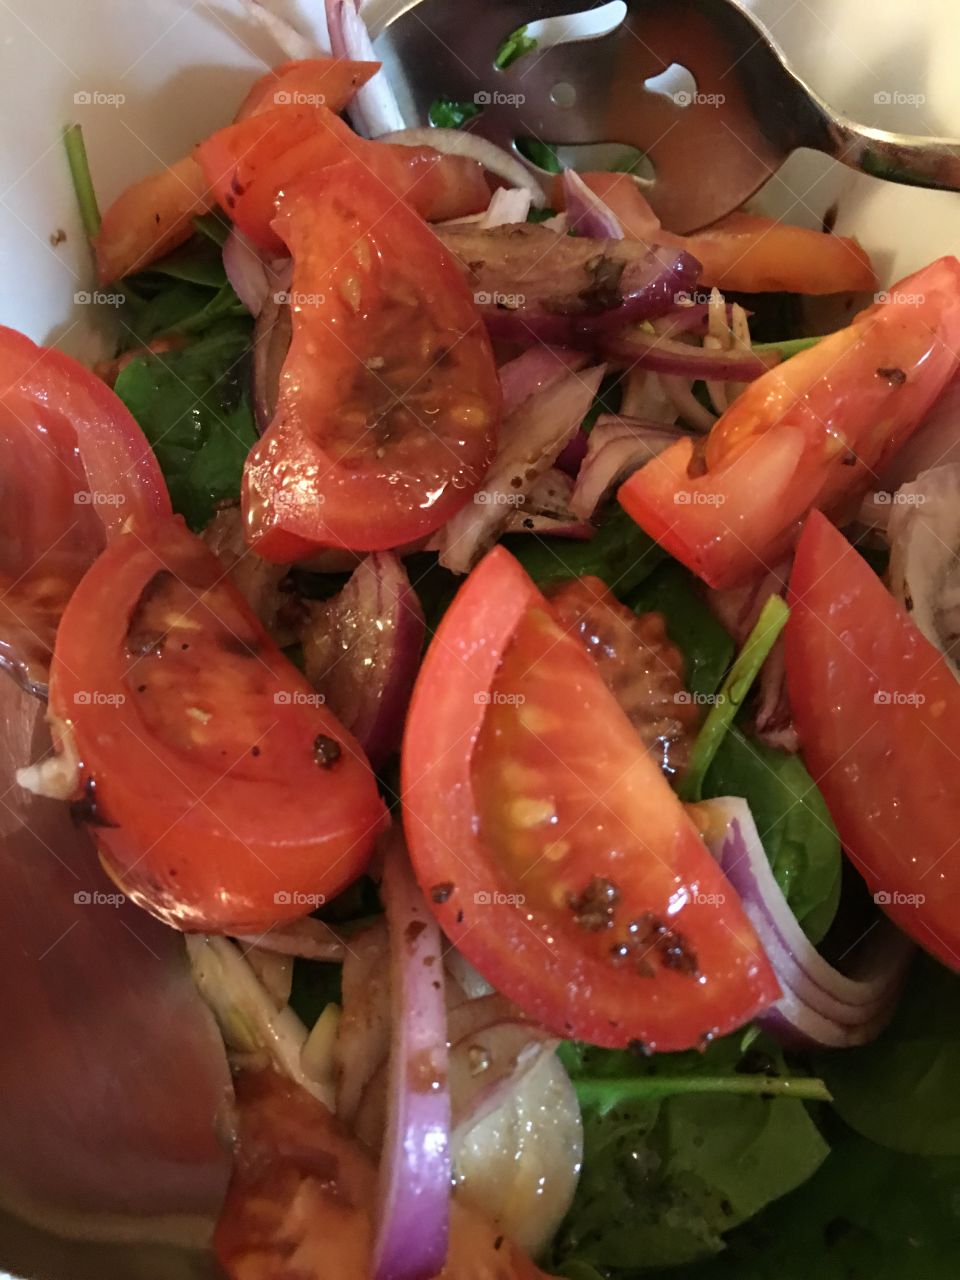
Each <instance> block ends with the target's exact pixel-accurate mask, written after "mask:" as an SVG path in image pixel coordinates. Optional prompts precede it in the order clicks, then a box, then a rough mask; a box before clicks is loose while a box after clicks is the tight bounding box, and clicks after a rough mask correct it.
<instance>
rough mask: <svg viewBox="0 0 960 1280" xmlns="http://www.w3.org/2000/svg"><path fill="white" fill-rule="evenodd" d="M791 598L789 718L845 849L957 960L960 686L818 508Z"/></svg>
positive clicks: (935, 948)
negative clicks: (957, 778)
mask: <svg viewBox="0 0 960 1280" xmlns="http://www.w3.org/2000/svg"><path fill="white" fill-rule="evenodd" d="M790 606H791V615H790V620H789V622H788V623H787V630H786V647H787V681H788V687H789V690H790V703H791V706H792V708H793V717H794V723H795V724H796V728H797V732H798V734H799V736H800V745H801V749H802V751H803V755H804V759H805V760H806V763H807V767H808V768H809V769H810V772H811V773H812V774H813V776H814V777H815V778H816V780H817V784H818V785H819V787H820V790H821V791H822V792H823V795H824V799H825V800H826V802H827V805H828V806H829V809H830V813H831V814H832V816H833V819H834V821H835V822H836V824H837V829H838V830H839V832H840V837H841V839H842V840H843V844H844V848H845V849H846V850H847V852H848V853H849V855H850V857H851V858H852V859H853V861H854V863H855V865H856V867H857V869H858V870H859V871H860V873H861V875H863V877H864V879H865V880H866V882H867V884H868V886H869V887H870V889H871V890H872V891H873V894H874V898H875V901H876V902H878V903H879V904H880V905H881V906H882V907H883V910H884V911H886V913H887V915H889V916H891V917H892V918H893V919H894V920H895V921H896V922H897V924H898V925H899V926H900V927H901V929H903V930H904V932H906V933H908V934H910V936H911V937H912V938H915V939H916V941H917V942H919V943H920V944H921V945H922V946H924V947H926V948H927V950H928V951H931V952H932V953H933V954H934V955H935V956H937V957H938V958H939V959H940V960H942V961H943V962H944V964H947V965H949V966H950V967H951V968H953V969H960V842H958V836H960V790H958V788H957V785H956V772H957V760H958V759H960V684H958V682H957V679H956V677H955V676H954V674H953V672H952V670H951V669H950V667H949V665H948V664H947V662H946V661H945V659H944V658H943V656H942V655H941V654H940V653H939V652H938V651H937V650H936V649H935V648H934V647H933V645H931V644H930V642H929V641H928V640H926V639H925V638H924V637H923V636H922V635H921V634H920V632H919V630H918V629H917V628H916V627H915V626H914V624H913V623H912V622H911V620H910V617H909V615H908V614H907V613H905V612H904V611H903V609H901V608H900V606H899V605H898V604H897V602H896V601H895V600H894V598H893V596H891V595H890V593H889V592H888V591H887V590H886V589H885V587H884V586H883V583H882V582H881V581H880V579H879V578H878V577H877V576H876V575H875V574H874V573H873V571H872V570H871V569H870V568H869V566H868V565H867V563H866V561H864V560H863V559H862V558H861V556H859V555H858V554H857V552H856V551H855V550H854V549H853V547H851V546H850V544H849V543H848V542H847V541H846V539H845V538H844V537H843V535H842V534H840V533H839V532H838V531H837V530H836V529H835V528H834V527H833V525H831V524H830V522H829V521H828V520H827V519H825V518H824V517H823V516H822V515H820V514H819V513H816V512H815V513H814V514H813V515H811V516H810V518H809V520H808V521H807V523H806V526H805V528H804V531H803V534H802V536H801V538H800V542H799V545H798V546H797V556H796V560H795V561H794V566H793V574H792V576H791V579H790Z"/></svg>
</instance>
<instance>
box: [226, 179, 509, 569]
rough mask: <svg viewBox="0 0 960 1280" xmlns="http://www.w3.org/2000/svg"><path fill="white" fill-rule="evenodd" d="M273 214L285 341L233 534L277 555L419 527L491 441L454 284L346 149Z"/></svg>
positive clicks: (489, 377) (474, 337)
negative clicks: (343, 158)
mask: <svg viewBox="0 0 960 1280" xmlns="http://www.w3.org/2000/svg"><path fill="white" fill-rule="evenodd" d="M275 225H276V226H277V228H278V230H279V231H280V233H281V234H282V236H283V237H284V240H285V241H286V243H287V245H288V247H289V250H290V252H291V254H292V255H293V262H294V269H293V283H292V285H291V296H292V298H293V307H292V320H293V339H292V342H291V344H290V350H289V353H288V355H287V359H286V362H285V364H284V366H283V371H282V374H281V377H280V391H279V398H278V405H277V414H276V417H275V418H274V420H273V422H272V423H271V425H270V427H269V429H268V430H267V432H266V434H265V435H264V437H263V438H262V440H261V441H260V442H259V443H258V444H257V445H256V446H255V448H254V449H253V450H252V451H251V453H250V456H249V458H248V459H247V464H246V468H245V471H244V482H243V509H244V518H245V522H246V531H247V540H248V542H249V544H250V545H251V546H252V547H254V549H255V550H256V551H257V553H258V554H259V555H261V556H263V557H264V558H266V559H268V560H274V561H277V562H280V563H283V562H286V561H289V560H294V559H298V558H302V557H303V556H304V555H307V554H309V553H310V552H312V551H313V550H316V549H318V548H321V547H340V548H346V549H348V550H352V551H377V550H382V549H385V548H389V547H396V546H402V545H404V544H406V543H408V542H413V541H415V540H416V539H418V538H421V537H424V536H425V535H427V534H429V533H432V532H433V531H434V530H435V529H438V528H439V527H440V526H441V525H442V524H444V523H445V522H446V521H447V520H448V519H449V518H450V517H451V516H452V515H453V514H454V513H455V512H456V511H459V510H460V508H461V507H463V506H464V505H465V503H467V502H469V501H470V499H471V496H472V494H473V493H474V492H475V491H476V490H477V488H479V486H480V484H481V482H482V480H483V477H484V475H485V474H486V472H487V469H488V468H489V466H490V463H491V462H492V460H493V455H494V452H495V449H496V436H497V428H498V425H499V419H500V410H501V390H500V382H499V379H498V377H497V371H496V367H495V364H494V360H493V353H492V350H491V347H490V342H489V339H488V337H487V334H486V330H485V328H484V325H483V323H482V322H481V320H480V317H479V315H478V313H477V310H476V308H475V307H474V305H473V299H472V297H471V296H470V293H469V290H468V287H467V285H466V282H465V281H464V279H463V277H462V275H461V273H460V272H459V270H458V268H457V267H456V266H455V265H454V263H453V261H452V260H451V259H450V257H449V256H448V254H447V252H446V250H445V249H444V248H443V247H442V245H441V244H440V243H439V241H438V240H437V239H436V237H435V236H434V235H433V233H432V232H431V231H430V229H429V228H428V227H427V226H426V225H425V224H424V223H423V222H422V221H421V220H420V219H419V218H418V217H417V215H416V214H415V213H414V212H413V211H412V210H411V209H409V208H407V206H406V205H404V204H402V203H401V202H398V201H396V200H394V199H393V198H392V197H389V196H387V195H385V192H384V189H383V187H382V184H380V183H379V182H378V181H377V179H376V178H374V177H372V176H371V175H370V174H368V173H367V172H366V171H365V170H364V169H363V168H362V167H361V166H359V165H357V164H356V163H354V162H352V161H351V162H348V163H346V164H342V165H336V166H333V167H331V168H329V169H325V170H322V171H320V172H318V173H315V174H313V175H312V176H311V177H310V178H308V179H305V180H304V181H303V182H302V183H301V184H300V185H299V186H297V187H296V188H294V189H293V190H292V191H291V192H290V193H289V195H288V196H287V197H286V198H285V200H284V202H283V206H282V209H281V213H280V216H279V218H278V219H277V221H276V224H275Z"/></svg>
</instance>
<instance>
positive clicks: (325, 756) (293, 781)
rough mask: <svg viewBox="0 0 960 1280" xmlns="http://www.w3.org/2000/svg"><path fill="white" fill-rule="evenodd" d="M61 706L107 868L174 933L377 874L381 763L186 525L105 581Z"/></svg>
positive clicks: (113, 555) (62, 667)
mask: <svg viewBox="0 0 960 1280" xmlns="http://www.w3.org/2000/svg"><path fill="white" fill-rule="evenodd" d="M50 706H51V709H52V711H53V712H54V714H55V715H56V716H57V717H58V719H59V720H60V721H64V722H66V723H67V724H68V725H69V726H70V728H71V729H72V732H73V736H74V738H75V741H76V747H77V751H78V753H79V757H80V759H81V760H82V762H83V765H82V774H83V779H82V785H83V797H82V799H83V800H84V801H86V802H87V808H86V816H87V819H88V821H90V822H91V823H92V824H94V826H95V834H96V836H97V839H98V843H99V845H100V851H101V857H102V860H103V863H104V866H105V867H106V869H107V871H108V872H109V873H110V875H111V876H112V877H113V878H114V879H115V880H116V881H117V883H118V884H119V885H120V886H121V888H123V890H124V892H125V893H127V894H128V895H129V896H130V897H131V898H132V899H133V900H134V901H136V902H137V903H139V904H140V905H141V906H143V907H146V908H147V909H148V910H149V911H152V912H153V914H154V915H157V916H159V917H160V919H162V920H165V921H166V922H167V923H168V924H172V925H175V926H177V927H179V928H183V929H190V930H204V931H208V932H211V931H212V932H227V933H229V932H235V933H245V932H251V931H255V930H258V929H262V928H266V927H268V926H269V925H270V924H271V923H273V922H274V921H276V920H282V919H287V918H292V917H295V916H302V915H306V914H308V913H309V912H310V911H311V910H313V909H314V907H315V906H316V905H317V902H318V901H322V900H323V897H325V896H326V897H329V896H332V895H333V894H335V893H337V892H339V891H340V890H341V889H343V888H344V887H345V886H346V885H347V884H349V883H350V881H351V880H353V879H354V878H355V877H356V876H357V875H359V873H360V872H361V871H362V870H363V867H364V866H365V864H366V861H367V858H368V856H369V853H370V850H371V847H372V845H373V841H374V838H375V836H376V835H377V832H378V830H379V829H380V827H381V824H382V819H383V814H384V809H383V804H382V802H381V800H380V798H379V795H378V793H377V788H376V783H375V781H374V779H373V775H372V773H371V771H370V766H369V764H368V763H367V760H366V758H365V757H364V755H363V752H362V751H361V749H360V747H359V746H358V745H357V743H356V742H355V741H354V740H353V738H352V737H351V736H350V735H349V734H348V733H347V732H346V730H345V729H344V728H343V727H342V726H341V725H340V723H339V722H338V721H337V720H336V718H335V717H334V716H333V715H332V714H331V713H330V712H329V711H327V710H326V708H325V707H324V706H323V705H322V704H320V703H319V701H318V699H317V696H316V695H315V694H314V692H313V690H312V688H311V686H310V685H309V684H307V682H306V680H305V679H304V678H303V676H301V675H300V673H299V672H298V671H297V670H296V668H295V667H293V666H292V664H291V663H290V662H289V661H288V660H287V659H286V658H285V657H284V656H283V654H282V653H281V652H280V650H279V649H278V648H277V647H276V645H275V644H274V643H273V641H272V640H271V639H270V637H269V636H268V635H267V633H266V632H265V631H264V630H263V628H262V626H261V625H260V623H259V622H258V621H257V620H256V618H255V617H254V615H253V613H252V612H251V610H250V609H249V608H248V606H247V604H246V603H245V601H244V600H243V598H242V596H241V595H240V594H239V592H238V591H237V590H236V588H235V587H234V586H232V584H231V583H230V581H229V579H228V578H227V576H226V574H225V573H224V570H223V567H222V565H221V564H220V562H219V560H217V558H216V557H215V556H214V555H213V554H212V553H211V552H210V551H209V550H208V549H207V548H206V546H205V545H204V544H203V543H202V542H201V541H200V539H199V538H196V537H194V535H193V534H191V533H190V532H189V531H188V530H187V528H186V526H185V525H184V524H183V522H182V521H181V520H180V519H179V518H170V519H167V520H165V521H161V522H158V523H157V524H155V525H154V526H153V527H152V528H151V529H149V530H146V531H144V532H143V535H142V536H140V534H138V533H131V534H124V535H122V536H121V537H119V538H117V539H116V540H115V541H114V542H113V543H112V544H111V545H110V546H109V547H108V548H107V550H106V551H105V552H104V553H103V555H101V556H100V558H99V559H98V560H97V561H95V563H94V565H93V567H92V568H91V569H90V570H89V571H88V572H87V574H86V576H85V577H84V579H83V581H82V582H81V583H80V585H79V587H78V588H77V590H76V591H75V592H74V594H73V597H72V598H71V600H70V603H69V605H68V606H67V610H66V612H65V613H64V615H63V620H62V621H61V624H60V628H59V631H58V632H57V644H56V650H55V653H54V660H53V667H52V670H51V678H50Z"/></svg>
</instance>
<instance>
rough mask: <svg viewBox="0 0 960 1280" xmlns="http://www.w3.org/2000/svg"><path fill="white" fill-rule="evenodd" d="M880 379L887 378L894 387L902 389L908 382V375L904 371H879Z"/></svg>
mask: <svg viewBox="0 0 960 1280" xmlns="http://www.w3.org/2000/svg"><path fill="white" fill-rule="evenodd" d="M877 377H878V378H886V380H887V381H888V382H889V383H890V385H891V386H892V387H902V386H903V384H904V383H905V382H906V380H907V375H906V374H905V373H904V371H903V370H902V369H878V370H877Z"/></svg>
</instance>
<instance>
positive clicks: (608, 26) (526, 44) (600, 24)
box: [494, 0, 627, 71]
mask: <svg viewBox="0 0 960 1280" xmlns="http://www.w3.org/2000/svg"><path fill="white" fill-rule="evenodd" d="M626 16H627V6H626V4H625V3H624V0H611V2H610V3H609V4H602V5H600V6H599V7H598V8H596V9H583V10H580V11H578V12H576V13H564V14H560V15H559V16H558V17H555V18H539V19H537V21H536V22H528V23H527V24H526V26H524V27H517V29H516V30H515V31H512V32H511V33H510V35H509V36H507V38H506V39H505V40H504V41H502V43H501V44H500V46H499V48H498V49H497V53H496V56H495V58H494V65H495V66H496V67H497V69H498V70H500V71H505V70H506V69H507V67H510V66H512V65H513V64H514V63H515V62H516V61H517V60H518V59H520V58H522V57H524V56H525V55H526V54H528V53H533V52H534V51H535V50H537V49H551V48H553V47H554V46H555V45H559V44H578V43H580V42H581V41H583V40H599V39H601V38H602V37H603V36H608V35H610V33H611V32H612V31H616V30H617V28H618V27H619V26H621V25H622V24H623V20H624V19H625V18H626Z"/></svg>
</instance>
